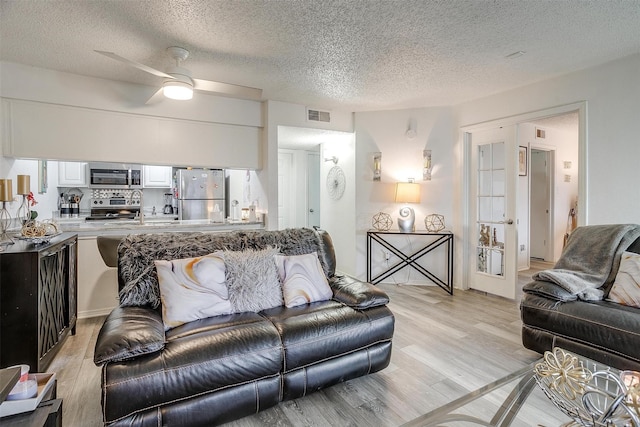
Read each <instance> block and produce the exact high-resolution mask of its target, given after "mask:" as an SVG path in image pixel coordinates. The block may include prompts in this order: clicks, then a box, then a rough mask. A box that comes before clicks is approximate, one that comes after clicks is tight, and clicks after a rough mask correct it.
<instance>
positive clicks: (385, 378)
mask: <svg viewBox="0 0 640 427" xmlns="http://www.w3.org/2000/svg"><path fill="white" fill-rule="evenodd" d="M542 268H547V267H546V266H543V267H542ZM531 274H533V272H532V271H527V272H521V280H520V281H521V282H525V281H526V280H527V276H529V277H530V275H531ZM380 287H381V288H382V289H384V290H385V291H386V292H388V294H389V296H390V298H391V303H390V305H389V307H390V308H391V310H392V311H393V313H394V315H395V317H396V329H395V334H394V339H393V353H392V360H391V365H390V366H389V367H388V368H386V369H385V370H383V371H381V372H379V373H376V374H373V375H369V376H367V377H364V378H358V379H355V380H351V381H348V382H346V383H343V384H339V385H336V386H334V387H331V388H329V389H326V390H323V391H321V392H318V393H315V394H311V395H309V396H306V397H304V398H302V399H297V400H294V401H288V402H283V403H281V404H280V405H278V406H276V407H274V408H270V409H268V410H266V411H263V412H261V413H259V414H256V415H253V416H250V417H246V418H244V419H241V420H238V421H235V422H233V423H229V424H228V425H227V427H240V426H364V425H367V426H398V425H401V424H403V423H405V422H407V421H410V420H412V419H414V418H416V417H418V416H419V415H421V414H424V413H426V412H429V411H431V410H433V409H435V408H437V407H440V406H442V405H444V404H446V403H448V402H450V401H451V400H454V399H455V398H457V397H460V396H462V395H464V394H466V393H467V392H469V391H471V390H475V389H477V388H479V387H481V386H483V385H485V384H487V383H490V382H491V381H494V380H496V379H498V378H501V377H503V376H505V375H507V374H509V373H511V372H513V371H515V370H517V369H519V368H521V367H524V366H526V365H527V364H529V363H531V362H532V361H534V360H536V359H538V358H539V357H540V356H539V355H538V354H537V353H534V352H531V351H529V350H526V349H525V348H524V347H523V346H522V344H521V341H520V328H521V323H520V317H519V309H518V302H517V300H516V301H510V300H506V299H502V298H498V297H493V296H486V295H483V294H481V293H478V292H475V291H461V290H457V289H456V290H455V291H454V292H455V293H454V296H450V295H448V294H447V293H445V292H444V291H442V290H441V289H440V288H437V287H431V286H398V285H380ZM103 320H104V318H102V317H99V318H92V319H83V320H80V321H79V324H78V328H77V334H76V335H75V336H72V337H69V338H68V339H67V341H66V342H65V344H64V346H63V348H62V349H61V352H60V353H59V354H58V356H57V357H56V358H55V359H54V361H53V363H52V365H51V366H50V368H49V369H48V371H50V372H56V373H57V375H58V381H59V382H58V395H59V397H62V398H63V399H64V401H63V421H64V426H66V427H73V426H79V427H80V426H81V427H90V426H100V425H102V415H101V410H100V368H98V367H96V366H95V365H94V364H93V348H94V345H95V340H96V336H97V333H98V331H99V329H100V326H101V324H102V321H103ZM534 425H535V424H534Z"/></svg>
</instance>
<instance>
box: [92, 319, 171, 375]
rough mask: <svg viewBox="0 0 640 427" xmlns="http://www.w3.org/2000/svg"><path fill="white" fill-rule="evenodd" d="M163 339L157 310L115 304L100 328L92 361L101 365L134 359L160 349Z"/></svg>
mask: <svg viewBox="0 0 640 427" xmlns="http://www.w3.org/2000/svg"><path fill="white" fill-rule="evenodd" d="M164 343H165V336H164V325H163V323H162V318H161V317H160V313H159V312H158V311H157V310H153V309H151V308H146V307H116V308H115V309H113V311H111V313H109V315H108V316H107V318H106V319H105V321H104V323H103V324H102V328H100V333H99V334H98V338H97V340H96V348H95V351H94V353H93V362H94V363H95V364H96V365H101V364H103V363H106V362H117V361H121V360H127V359H133V358H136V357H138V356H142V355H145V354H150V353H155V352H157V351H160V350H162V349H163V348H164Z"/></svg>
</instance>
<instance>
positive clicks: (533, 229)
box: [529, 147, 553, 261]
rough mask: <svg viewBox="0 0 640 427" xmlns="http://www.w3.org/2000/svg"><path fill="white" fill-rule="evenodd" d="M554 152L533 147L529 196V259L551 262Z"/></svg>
mask: <svg viewBox="0 0 640 427" xmlns="http://www.w3.org/2000/svg"><path fill="white" fill-rule="evenodd" d="M552 153H553V152H552V151H547V150H540V149H536V148H534V147H531V163H530V165H531V185H530V196H529V207H530V208H529V212H530V214H529V218H530V224H529V230H530V231H529V236H530V245H529V247H530V253H529V257H530V258H533V259H537V260H542V261H550V260H551V258H552V256H553V255H551V254H552V253H553V251H552V250H550V249H551V248H552V240H551V239H552V237H551V229H552V224H551V218H552V211H553V208H552V206H551V200H552V198H553V194H552V193H553V187H552V185H553V184H552V170H553V167H552V156H551V154H552Z"/></svg>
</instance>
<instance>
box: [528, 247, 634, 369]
mask: <svg viewBox="0 0 640 427" xmlns="http://www.w3.org/2000/svg"><path fill="white" fill-rule="evenodd" d="M627 251H629V252H635V253H640V239H637V240H636V241H635V242H634V243H632V244H631V246H629V248H628V249H627ZM523 291H524V297H523V299H522V301H521V304H520V313H521V317H522V343H523V344H524V346H525V347H526V348H528V349H531V350H534V351H537V352H539V353H544V352H545V351H548V350H551V349H552V348H553V347H556V346H557V347H561V348H563V349H565V350H568V351H571V352H574V353H577V354H581V355H583V356H586V357H588V358H590V359H593V360H596V361H599V362H602V363H605V364H607V365H609V366H613V367H616V368H618V369H631V370H636V371H640V309H638V308H634V307H628V306H625V305H621V304H616V303H613V302H609V301H606V300H602V301H582V300H579V299H577V298H576V296H575V295H572V294H571V293H569V292H567V291H566V290H564V289H563V288H561V287H560V286H558V285H556V284H554V283H551V282H546V281H533V282H531V283H529V284H527V285H525V286H524V288H523Z"/></svg>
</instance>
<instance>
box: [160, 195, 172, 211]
mask: <svg viewBox="0 0 640 427" xmlns="http://www.w3.org/2000/svg"><path fill="white" fill-rule="evenodd" d="M162 213H163V214H168V215H173V194H171V193H164V208H162Z"/></svg>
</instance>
